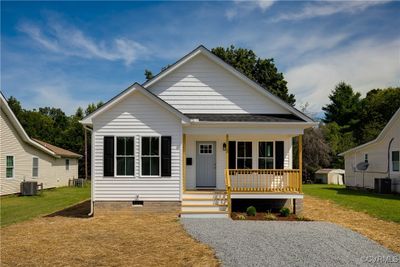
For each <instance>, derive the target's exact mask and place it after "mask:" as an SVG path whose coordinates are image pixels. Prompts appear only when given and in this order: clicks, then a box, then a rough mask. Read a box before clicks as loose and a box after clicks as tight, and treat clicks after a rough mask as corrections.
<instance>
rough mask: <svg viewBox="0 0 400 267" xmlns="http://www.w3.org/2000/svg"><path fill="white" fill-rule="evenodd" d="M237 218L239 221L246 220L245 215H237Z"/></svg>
mask: <svg viewBox="0 0 400 267" xmlns="http://www.w3.org/2000/svg"><path fill="white" fill-rule="evenodd" d="M236 218H237V219H238V220H246V216H244V215H243V214H239V215H237V216H236Z"/></svg>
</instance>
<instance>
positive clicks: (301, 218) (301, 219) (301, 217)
mask: <svg viewBox="0 0 400 267" xmlns="http://www.w3.org/2000/svg"><path fill="white" fill-rule="evenodd" d="M296 220H298V221H311V220H310V219H308V218H306V217H303V216H298V217H297V218H296Z"/></svg>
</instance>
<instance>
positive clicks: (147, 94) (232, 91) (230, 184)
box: [81, 46, 316, 217]
mask: <svg viewBox="0 0 400 267" xmlns="http://www.w3.org/2000/svg"><path fill="white" fill-rule="evenodd" d="M81 123H82V124H83V125H84V126H85V127H86V128H87V129H89V130H90V131H92V155H93V157H92V174H93V175H92V179H93V184H92V185H93V186H92V203H93V206H92V207H93V208H97V207H101V206H103V205H106V204H107V203H114V204H120V205H123V204H126V205H131V203H132V201H136V202H135V203H138V202H137V201H139V203H141V202H143V204H144V208H145V207H146V206H148V207H151V206H157V205H161V206H162V207H163V208H164V209H167V208H170V207H171V208H172V207H173V206H175V207H176V206H179V208H180V209H181V215H182V216H195V217H196V216H206V217H211V216H217V217H219V216H224V217H225V216H227V214H228V213H229V212H230V210H231V208H232V205H231V203H232V200H235V199H283V200H287V199H289V200H290V202H295V201H292V200H293V199H297V210H298V211H299V209H300V206H301V200H302V198H303V194H302V191H301V170H298V169H293V167H292V162H293V155H292V139H293V138H294V137H297V136H300V137H301V136H302V134H303V132H304V129H306V128H309V127H312V126H314V125H316V124H315V122H313V121H312V120H311V119H310V118H309V117H307V116H306V115H304V114H303V113H301V112H300V111H298V110H296V109H295V108H293V107H292V106H290V105H288V104H287V103H286V102H284V101H282V100H281V99H280V98H278V97H276V96H274V95H273V94H271V93H270V92H268V91H267V90H265V89H264V88H262V87H261V86H259V85H258V84H257V83H255V82H253V81H252V80H250V79H249V78H247V77H246V76H244V75H243V74H241V73H240V72H238V71H237V70H236V69H234V68H233V67H231V66H230V65H228V64H227V63H225V62H224V61H223V60H221V59H220V58H218V57H217V56H215V55H214V54H213V53H211V52H210V51H209V50H207V49H206V48H205V47H203V46H199V47H198V48H196V49H195V50H193V51H192V52H190V53H189V54H187V55H186V56H184V57H183V58H182V59H180V60H179V61H177V62H176V63H175V64H173V65H172V66H170V67H168V68H167V69H165V70H164V71H162V72H161V73H159V74H158V75H156V76H155V77H154V78H152V79H150V80H148V81H146V82H145V83H144V84H142V85H140V84H138V83H135V84H133V85H132V86H130V87H129V88H127V89H126V90H124V91H123V92H121V93H120V94H119V95H117V96H115V97H114V98H112V99H111V100H110V101H108V102H107V103H106V104H105V105H103V106H102V107H101V108H99V109H98V110H96V111H95V112H94V113H92V114H90V115H89V116H87V117H85V118H84V119H83V120H82V121H81ZM299 139H300V141H301V138H299ZM300 148H301V144H300ZM296 156H297V155H296ZM300 158H301V149H300ZM153 204H155V205H153ZM295 205H296V203H295ZM113 207H115V205H114V206H113Z"/></svg>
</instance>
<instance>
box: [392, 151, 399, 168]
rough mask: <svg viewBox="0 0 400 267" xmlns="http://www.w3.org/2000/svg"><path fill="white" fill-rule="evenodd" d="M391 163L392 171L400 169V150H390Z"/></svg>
mask: <svg viewBox="0 0 400 267" xmlns="http://www.w3.org/2000/svg"><path fill="white" fill-rule="evenodd" d="M392 164H393V171H395V172H398V171H399V170H400V152H399V151H392Z"/></svg>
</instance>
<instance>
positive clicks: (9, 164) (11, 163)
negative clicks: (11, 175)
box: [6, 156, 14, 167]
mask: <svg viewBox="0 0 400 267" xmlns="http://www.w3.org/2000/svg"><path fill="white" fill-rule="evenodd" d="M6 162H7V167H13V166H14V157H13V156H7V158H6Z"/></svg>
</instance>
